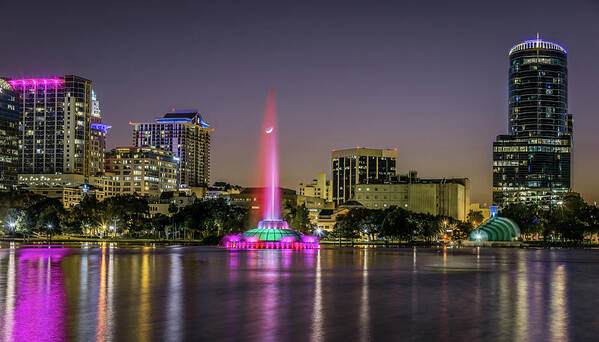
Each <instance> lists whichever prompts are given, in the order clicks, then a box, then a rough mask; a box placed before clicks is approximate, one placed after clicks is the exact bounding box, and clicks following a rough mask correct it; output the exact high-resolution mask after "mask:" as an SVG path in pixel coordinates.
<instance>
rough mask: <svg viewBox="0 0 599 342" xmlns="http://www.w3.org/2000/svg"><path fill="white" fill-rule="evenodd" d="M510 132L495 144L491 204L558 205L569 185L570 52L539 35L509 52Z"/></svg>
mask: <svg viewBox="0 0 599 342" xmlns="http://www.w3.org/2000/svg"><path fill="white" fill-rule="evenodd" d="M509 62H510V65H509V100H508V101H509V102H508V108H509V109H508V131H509V132H508V134H507V135H499V136H497V139H496V141H495V142H494V143H493V202H494V203H495V204H496V205H500V206H505V205H507V204H510V203H531V204H537V205H540V206H542V207H545V208H549V207H551V206H553V205H557V204H560V202H561V201H562V199H563V196H564V194H565V193H567V192H569V191H570V188H571V150H572V116H571V114H569V113H568V70H567V51H566V50H565V49H564V48H563V47H562V46H560V45H559V44H556V43H552V42H548V41H544V40H542V39H540V38H537V39H533V40H527V41H524V42H522V43H519V44H516V45H515V46H514V47H512V48H511V49H510V51H509Z"/></svg>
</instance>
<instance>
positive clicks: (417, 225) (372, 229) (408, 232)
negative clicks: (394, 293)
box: [327, 206, 474, 242]
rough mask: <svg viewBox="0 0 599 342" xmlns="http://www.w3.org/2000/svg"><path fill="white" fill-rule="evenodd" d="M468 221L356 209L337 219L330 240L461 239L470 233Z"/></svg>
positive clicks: (392, 209)
mask: <svg viewBox="0 0 599 342" xmlns="http://www.w3.org/2000/svg"><path fill="white" fill-rule="evenodd" d="M473 229H474V228H473V226H472V224H471V223H470V222H462V221H459V220H456V219H454V218H452V217H446V216H440V215H431V214H421V213H414V212H411V211H408V210H405V209H403V208H401V207H396V206H392V207H389V208H387V209H384V210H376V209H366V208H355V209H352V210H350V211H349V212H348V213H346V214H344V215H339V216H337V219H336V223H335V226H334V228H333V231H332V232H331V233H330V234H329V235H328V236H327V237H328V238H331V239H345V240H352V241H353V240H355V239H360V238H364V237H366V238H368V239H369V240H386V241H417V240H419V241H426V242H433V241H437V240H439V239H447V240H450V239H451V240H460V239H465V238H467V237H468V235H469V234H470V232H471V231H472V230H473Z"/></svg>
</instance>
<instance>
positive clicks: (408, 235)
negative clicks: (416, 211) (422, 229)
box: [381, 207, 416, 240]
mask: <svg viewBox="0 0 599 342" xmlns="http://www.w3.org/2000/svg"><path fill="white" fill-rule="evenodd" d="M384 214H385V215H384V216H383V220H382V224H381V235H382V236H384V237H386V238H387V239H397V240H413V235H414V231H415V229H416V227H415V225H414V222H413V221H411V220H410V212H408V211H407V210H405V209H402V208H399V207H391V208H389V209H386V210H385V211H384Z"/></svg>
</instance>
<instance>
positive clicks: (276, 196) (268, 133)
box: [262, 89, 282, 221]
mask: <svg viewBox="0 0 599 342" xmlns="http://www.w3.org/2000/svg"><path fill="white" fill-rule="evenodd" d="M276 119H277V112H276V107H275V94H274V89H271V90H270V92H269V94H268V100H267V102H266V109H265V111H264V123H263V127H262V148H263V150H262V154H263V158H264V166H263V172H264V185H263V188H264V194H263V202H264V203H262V206H263V208H264V210H263V215H262V219H263V220H267V221H273V220H281V219H282V216H281V195H280V191H279V155H278V149H277V137H278V129H277V122H276V121H277V120H276Z"/></svg>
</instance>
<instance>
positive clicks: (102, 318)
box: [96, 248, 106, 341]
mask: <svg viewBox="0 0 599 342" xmlns="http://www.w3.org/2000/svg"><path fill="white" fill-rule="evenodd" d="M97 315H98V319H97V322H98V324H97V326H96V341H105V339H106V248H102V256H101V258H100V286H99V287H98V312H97Z"/></svg>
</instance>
